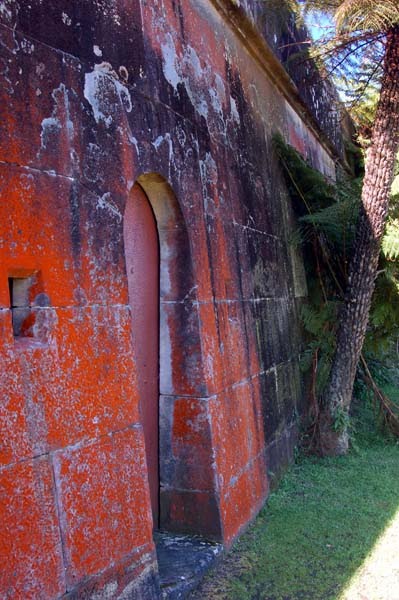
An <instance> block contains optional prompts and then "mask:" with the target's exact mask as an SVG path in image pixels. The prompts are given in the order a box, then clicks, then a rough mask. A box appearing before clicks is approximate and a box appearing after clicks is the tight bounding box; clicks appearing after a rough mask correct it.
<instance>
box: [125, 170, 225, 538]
mask: <svg viewBox="0 0 399 600" xmlns="http://www.w3.org/2000/svg"><path fill="white" fill-rule="evenodd" d="M143 196H144V197H143ZM132 205H134V206H135V207H132ZM141 211H143V214H141ZM144 213H145V214H144ZM150 213H151V214H150ZM151 215H152V216H153V219H154V227H155V228H156V234H157V242H158V248H159V250H158V251H159V258H158V263H157V264H158V279H159V288H158V291H157V292H156V291H155V290H156V285H155V284H154V281H153V274H151V275H150V282H146V277H145V269H144V270H142V274H141V275H140V268H139V269H138V272H139V277H138V279H137V280H136V279H135V269H134V268H133V273H131V272H130V271H131V266H130V265H129V256H131V255H132V253H133V254H134V253H136V255H137V254H138V255H140V253H142V252H144V254H145V253H146V252H149V253H150V255H151V254H152V253H153V251H154V247H155V242H154V235H153V231H152V227H151V226H150V227H149V230H148V232H147V233H146V234H145V235H144V236H143V235H142V233H143V230H145V231H147V229H146V227H147V225H148V222H149V221H151ZM127 222H128V223H127ZM145 223H146V225H144V224H145ZM140 228H141V229H142V231H141V233H140ZM143 228H144V229H143ZM135 229H136V232H135ZM151 231H152V232H151ZM124 234H125V249H126V267H127V275H128V279H130V281H129V302H130V304H131V307H132V339H133V349H134V353H135V355H136V356H139V357H140V352H141V349H142V344H143V343H144V345H145V343H146V342H143V340H142V338H143V336H145V335H150V336H152V337H153V338H154V339H155V337H156V339H157V343H158V339H159V354H158V357H159V360H158V361H157V364H156V367H157V373H158V374H159V377H158V379H157V382H156V383H157V387H158V394H159V404H158V414H157V418H158V423H159V499H160V500H159V504H160V509H159V521H158V525H159V526H160V527H161V528H162V529H167V530H174V531H187V532H192V533H199V534H203V535H207V536H208V537H214V538H220V515H219V508H218V502H217V494H216V491H215V476H214V470H213V462H214V461H213V451H212V441H211V432H210V417H209V414H208V410H209V408H208V403H207V401H206V399H204V395H205V394H204V389H205V384H204V380H203V365H202V362H203V357H202V349H201V328H200V319H199V311H198V302H197V297H196V284H195V278H194V273H193V265H192V257H191V244H190V239H189V232H188V230H187V227H186V222H185V219H184V217H183V213H182V210H181V208H180V205H179V202H178V200H177V198H176V195H175V194H174V192H173V190H172V188H171V186H170V185H169V184H168V182H167V181H166V180H165V179H164V178H163V177H162V176H160V175H158V174H155V173H147V174H144V175H141V176H140V177H139V178H138V179H137V181H136V184H135V185H134V186H133V188H132V191H131V194H130V197H129V199H128V202H127V206H126V211H125V224H124ZM128 238H129V239H128ZM143 238H144V239H143ZM151 240H152V241H151ZM147 242H149V246H150V247H149V248H148V247H147V246H146V244H147ZM135 244H138V246H137V247H136V248H135ZM140 260H141V262H142V264H144V263H145V262H146V261H147V258H144V257H142V258H141V259H140V258H139V262H140ZM149 264H153V261H152V260H150V261H149ZM150 271H151V273H153V271H152V268H151V270H150ZM139 287H140V288H147V289H146V290H143V289H139V290H138V288H139ZM148 290H150V291H149V292H148ZM148 293H149V296H150V297H151V296H154V295H155V293H156V294H157V296H158V297H157V301H158V305H157V308H158V312H157V314H156V315H155V314H154V312H152V313H151V314H152V316H151V314H150V316H149V317H148V316H147V317H145V318H147V322H148V323H152V332H153V331H154V326H156V327H158V333H159V338H158V336H155V335H154V333H151V327H149V328H148V327H147V328H146V327H142V328H141V330H140V327H138V328H136V330H135V322H134V321H135V317H134V315H138V318H139V319H140V318H142V317H143V314H142V313H143V312H144V313H145V312H146V310H147V308H146V307H147V304H151V303H153V300H154V298H153V297H152V298H148ZM146 298H147V300H146ZM152 305H153V304H152ZM140 307H141V308H140ZM135 331H136V334H135V333H134V332H135ZM137 331H138V335H137ZM140 331H141V332H142V333H140ZM151 360H152V362H153V365H154V361H155V360H156V359H155V358H154V354H152V359H151ZM136 363H137V367H138V378H139V382H140V380H141V381H143V380H144V381H147V379H146V378H147V370H148V365H146V367H145V368H144V369H143V367H142V363H140V360H138V361H136ZM150 372H152V373H153V372H154V370H152V371H151V368H150ZM147 385H148V382H147V383H142V384H140V383H139V395H141V397H142V398H141V401H144V402H146V399H145V398H146V393H145V392H142V391H141V389H143V387H144V388H145V387H146V386H147ZM141 412H142V418H143V419H145V418H146V417H145V416H144V413H145V410H142V411H141ZM147 437H148V435H147ZM150 445H152V442H151V441H150ZM147 454H148V453H147ZM152 462H153V459H152ZM151 469H152V473H151V472H150V475H149V482H150V489H151V488H152V492H151V495H152V504H153V514H154V515H156V511H154V504H155V503H156V502H157V501H158V500H154V498H155V492H154V485H155V484H154V472H155V468H154V466H152V467H151V459H150V460H149V470H151ZM156 519H157V517H156ZM155 525H157V523H156V522H155Z"/></svg>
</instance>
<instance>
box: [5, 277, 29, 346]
mask: <svg viewBox="0 0 399 600" xmlns="http://www.w3.org/2000/svg"><path fill="white" fill-rule="evenodd" d="M32 283H33V277H9V278H8V288H9V292H10V308H11V318H12V329H13V334H14V337H15V338H18V337H32V335H33V334H32V325H33V323H34V315H33V313H32V310H31V306H30V288H31V286H32Z"/></svg>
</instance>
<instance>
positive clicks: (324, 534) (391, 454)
mask: <svg viewBox="0 0 399 600" xmlns="http://www.w3.org/2000/svg"><path fill="white" fill-rule="evenodd" d="M398 508H399V445H398V444H396V443H393V442H389V441H387V440H384V439H383V438H382V437H378V436H376V435H374V436H372V437H370V436H369V437H367V438H366V437H363V438H362V437H361V436H360V435H359V448H358V449H357V451H352V452H351V453H350V454H349V455H348V456H345V457H340V458H334V459H316V458H301V459H300V460H299V462H298V463H297V464H295V465H294V466H293V467H292V468H291V469H290V471H289V472H288V473H287V474H286V476H285V477H284V479H283V481H282V482H281V484H280V487H279V488H278V490H277V491H276V492H274V493H273V494H271V496H270V497H269V500H268V502H267V505H266V507H265V508H264V509H263V511H262V512H261V513H260V515H259V517H258V518H257V520H256V522H255V523H254V525H253V526H252V527H251V528H250V529H249V531H247V533H246V534H244V535H243V536H242V537H241V539H240V540H239V542H238V543H237V544H236V545H235V546H234V547H233V549H232V551H231V552H230V553H229V555H228V556H227V557H226V559H225V561H224V562H223V564H222V565H221V566H220V567H219V568H218V569H217V570H216V571H215V572H214V573H213V574H211V575H210V577H208V579H207V580H206V581H205V582H204V584H203V586H202V588H201V589H200V590H199V592H198V593H197V594H196V595H195V596H194V597H195V598H201V599H202V600H205V599H206V598H208V599H226V600H227V599H228V600H244V599H245V600H250V599H254V600H255V599H259V600H304V599H309V600H310V599H313V600H329V599H336V598H339V596H340V592H341V591H342V589H343V588H344V587H345V584H346V583H347V582H348V581H349V580H350V578H351V577H352V576H353V575H354V573H355V572H356V570H357V569H358V568H359V567H360V566H361V565H362V563H363V561H364V559H365V558H366V556H367V555H368V554H369V552H370V551H371V550H372V548H373V546H374V544H375V542H376V540H377V539H378V537H379V536H380V534H381V533H382V532H383V530H384V529H385V527H386V526H387V525H388V523H389V521H390V520H391V519H392V518H393V516H394V515H395V513H396V511H397V510H398Z"/></svg>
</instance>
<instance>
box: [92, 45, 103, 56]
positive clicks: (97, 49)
mask: <svg viewBox="0 0 399 600" xmlns="http://www.w3.org/2000/svg"><path fill="white" fill-rule="evenodd" d="M93 52H94V54H95V55H96V56H102V55H103V51H102V50H101V48H100V47H99V46H97V44H94V46H93Z"/></svg>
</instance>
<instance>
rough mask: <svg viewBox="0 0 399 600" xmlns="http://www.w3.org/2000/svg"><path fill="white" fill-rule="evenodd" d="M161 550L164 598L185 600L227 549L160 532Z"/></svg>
mask: <svg viewBox="0 0 399 600" xmlns="http://www.w3.org/2000/svg"><path fill="white" fill-rule="evenodd" d="M154 540H155V545H156V550H157V558H158V569H159V578H160V584H161V598H163V599H165V600H182V599H183V598H187V595H188V594H189V593H190V592H191V591H193V590H194V589H195V588H196V587H197V586H198V584H199V583H200V581H201V580H202V578H203V577H204V575H205V573H206V572H207V571H208V570H209V569H210V568H211V567H212V566H213V565H214V564H215V562H216V561H217V559H218V558H219V557H220V556H221V554H222V551H223V546H222V545H221V544H216V543H214V542H210V541H208V540H205V539H203V538H201V537H198V536H189V535H176V534H171V533H166V532H162V531H157V532H156V533H155V534H154Z"/></svg>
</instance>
